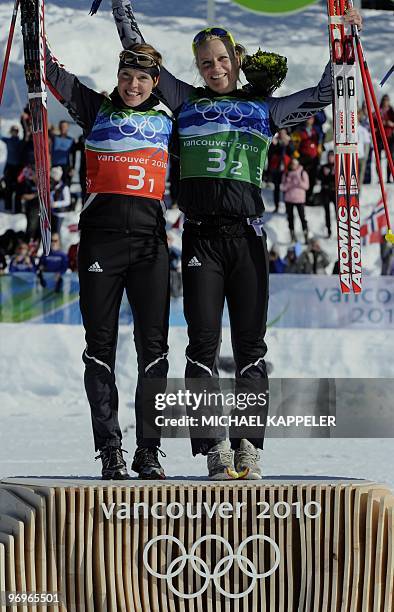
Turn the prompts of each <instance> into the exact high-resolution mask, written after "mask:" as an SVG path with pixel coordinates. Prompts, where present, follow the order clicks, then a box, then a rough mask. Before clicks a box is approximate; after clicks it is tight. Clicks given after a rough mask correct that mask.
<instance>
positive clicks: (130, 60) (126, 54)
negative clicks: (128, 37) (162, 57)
mask: <svg viewBox="0 0 394 612" xmlns="http://www.w3.org/2000/svg"><path fill="white" fill-rule="evenodd" d="M119 59H120V61H121V62H122V63H123V64H126V66H141V68H153V67H156V68H160V67H159V64H158V63H157V61H156V60H155V58H154V57H152V56H151V55H148V54H147V53H139V52H138V51H131V50H125V51H122V52H121V53H120V54H119Z"/></svg>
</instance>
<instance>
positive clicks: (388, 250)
mask: <svg viewBox="0 0 394 612" xmlns="http://www.w3.org/2000/svg"><path fill="white" fill-rule="evenodd" d="M380 259H381V262H382V267H381V274H382V276H387V275H390V276H392V275H393V266H392V264H393V245H392V244H389V243H388V242H387V240H386V239H385V237H384V234H382V238H381V241H380Z"/></svg>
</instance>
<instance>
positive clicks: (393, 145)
mask: <svg viewBox="0 0 394 612" xmlns="http://www.w3.org/2000/svg"><path fill="white" fill-rule="evenodd" d="M379 110H380V116H381V118H382V122H383V127H384V131H385V134H386V138H387V142H388V145H389V149H390V153H391V157H393V155H394V109H393V107H392V106H391V104H390V96H388V95H387V94H385V95H384V96H382V99H381V101H380V104H379ZM374 127H375V132H376V138H377V141H378V150H379V158H380V159H381V158H382V151H383V149H384V146H383V140H382V137H381V136H380V131H379V129H378V122H377V119H376V117H374ZM387 182H388V183H391V172H390V166H389V163H388V162H387Z"/></svg>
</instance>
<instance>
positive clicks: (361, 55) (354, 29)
mask: <svg viewBox="0 0 394 612" xmlns="http://www.w3.org/2000/svg"><path fill="white" fill-rule="evenodd" d="M349 6H350V7H352V6H353V2H352V0H349ZM351 27H352V34H353V36H354V39H355V41H356V48H357V55H358V59H359V64H360V72H362V71H363V70H364V73H365V76H366V80H367V83H368V87H369V91H370V94H371V98H372V102H373V105H374V109H375V114H376V120H377V123H378V126H379V132H380V136H381V138H382V142H383V146H384V150H385V151H386V156H387V160H388V163H389V166H390V171H391V175H392V176H393V177H394V162H393V158H392V157H391V152H390V147H389V143H388V142H387V136H386V132H385V130H384V126H383V121H382V117H381V116H380V109H379V105H378V101H377V99H376V96H375V90H374V87H373V83H372V78H371V73H370V71H369V67H368V64H367V59H366V57H365V53H364V49H363V46H362V43H361V39H360V35H359V32H358V27H357V26H355V25H352V26H351ZM363 83H364V81H363ZM365 89H366V88H365V86H364V91H365ZM371 131H373V125H372V124H371Z"/></svg>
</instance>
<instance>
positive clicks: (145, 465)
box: [131, 448, 166, 480]
mask: <svg viewBox="0 0 394 612" xmlns="http://www.w3.org/2000/svg"><path fill="white" fill-rule="evenodd" d="M158 453H160V455H161V456H162V457H166V454H165V453H163V451H162V450H160V448H137V450H136V451H135V455H134V459H133V463H132V465H131V469H132V470H134V472H137V474H138V476H139V477H140V478H142V479H144V480H165V477H166V475H165V474H164V470H163V468H162V467H161V465H160V463H159V459H158V457H157V456H158Z"/></svg>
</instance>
